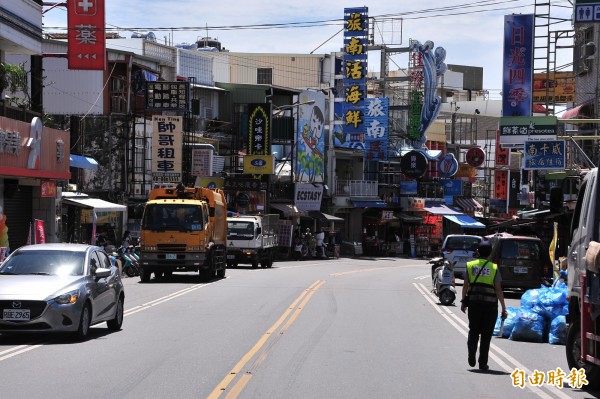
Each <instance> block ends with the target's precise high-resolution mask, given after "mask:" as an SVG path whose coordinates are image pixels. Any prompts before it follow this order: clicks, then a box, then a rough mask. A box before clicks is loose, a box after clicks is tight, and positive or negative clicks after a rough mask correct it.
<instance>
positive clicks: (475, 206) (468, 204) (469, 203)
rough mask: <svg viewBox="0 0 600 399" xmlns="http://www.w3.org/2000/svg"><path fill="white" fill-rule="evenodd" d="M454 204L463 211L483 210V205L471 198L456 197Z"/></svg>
mask: <svg viewBox="0 0 600 399" xmlns="http://www.w3.org/2000/svg"><path fill="white" fill-rule="evenodd" d="M456 204H457V205H458V206H460V207H461V208H462V209H463V210H464V211H465V212H476V211H478V212H481V211H483V206H482V205H481V204H480V203H479V202H477V201H476V200H475V199H473V198H456Z"/></svg>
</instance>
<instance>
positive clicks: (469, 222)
mask: <svg viewBox="0 0 600 399" xmlns="http://www.w3.org/2000/svg"><path fill="white" fill-rule="evenodd" d="M444 217H445V218H446V219H448V220H449V221H451V222H452V223H456V224H458V225H459V226H460V227H463V228H464V227H466V228H469V229H485V224H483V223H481V222H479V221H477V220H475V219H473V218H472V217H471V216H469V215H444Z"/></svg>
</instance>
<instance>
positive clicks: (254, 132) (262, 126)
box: [246, 104, 271, 155]
mask: <svg viewBox="0 0 600 399" xmlns="http://www.w3.org/2000/svg"><path fill="white" fill-rule="evenodd" d="M246 154H247V155H270V154H271V105H270V104H248V151H246Z"/></svg>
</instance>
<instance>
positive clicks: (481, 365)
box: [479, 364, 490, 371]
mask: <svg viewBox="0 0 600 399" xmlns="http://www.w3.org/2000/svg"><path fill="white" fill-rule="evenodd" d="M489 369H490V366H488V365H487V364H480V365H479V370H483V371H486V370H489Z"/></svg>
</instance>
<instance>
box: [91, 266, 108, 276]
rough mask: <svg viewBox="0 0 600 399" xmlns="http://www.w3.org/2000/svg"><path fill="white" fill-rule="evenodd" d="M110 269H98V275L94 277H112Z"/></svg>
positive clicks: (95, 274)
mask: <svg viewBox="0 0 600 399" xmlns="http://www.w3.org/2000/svg"><path fill="white" fill-rule="evenodd" d="M110 273H111V272H110V269H106V268H104V267H99V268H97V269H96V273H94V276H95V277H96V278H106V277H108V276H110Z"/></svg>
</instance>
